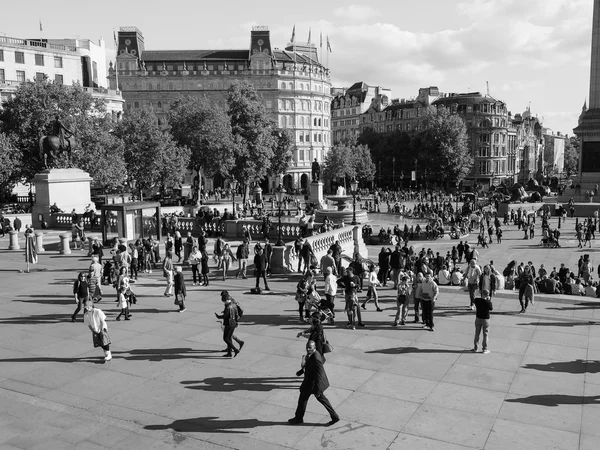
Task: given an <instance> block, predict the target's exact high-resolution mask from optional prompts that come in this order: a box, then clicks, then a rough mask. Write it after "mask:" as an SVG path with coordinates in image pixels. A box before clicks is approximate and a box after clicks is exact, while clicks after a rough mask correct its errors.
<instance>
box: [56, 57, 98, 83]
mask: <svg viewBox="0 0 600 450" xmlns="http://www.w3.org/2000/svg"><path fill="white" fill-rule="evenodd" d="M61 64H62V63H61ZM92 82H93V83H94V87H98V63H97V62H96V61H92Z"/></svg>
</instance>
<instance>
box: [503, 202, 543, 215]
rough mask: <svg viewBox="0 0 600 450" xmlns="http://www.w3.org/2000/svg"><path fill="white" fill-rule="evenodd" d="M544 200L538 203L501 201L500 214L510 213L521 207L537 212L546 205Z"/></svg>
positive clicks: (524, 209) (521, 208)
mask: <svg viewBox="0 0 600 450" xmlns="http://www.w3.org/2000/svg"><path fill="white" fill-rule="evenodd" d="M544 204H545V203H543V202H536V203H500V204H499V205H498V215H500V216H503V215H504V213H505V212H507V213H508V214H510V211H511V210H513V211H515V212H516V211H518V210H519V209H520V210H522V211H533V212H536V211H537V210H539V209H540V208H542V207H543V206H544Z"/></svg>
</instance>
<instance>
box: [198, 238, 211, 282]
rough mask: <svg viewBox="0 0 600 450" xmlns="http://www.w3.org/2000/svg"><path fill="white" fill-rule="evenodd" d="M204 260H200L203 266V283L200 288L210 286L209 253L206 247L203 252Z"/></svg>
mask: <svg viewBox="0 0 600 450" xmlns="http://www.w3.org/2000/svg"><path fill="white" fill-rule="evenodd" d="M201 253H202V258H201V259H200V264H201V266H202V268H201V271H200V273H201V274H202V282H201V283H200V286H208V272H209V270H208V252H207V251H206V247H204V249H203V250H201Z"/></svg>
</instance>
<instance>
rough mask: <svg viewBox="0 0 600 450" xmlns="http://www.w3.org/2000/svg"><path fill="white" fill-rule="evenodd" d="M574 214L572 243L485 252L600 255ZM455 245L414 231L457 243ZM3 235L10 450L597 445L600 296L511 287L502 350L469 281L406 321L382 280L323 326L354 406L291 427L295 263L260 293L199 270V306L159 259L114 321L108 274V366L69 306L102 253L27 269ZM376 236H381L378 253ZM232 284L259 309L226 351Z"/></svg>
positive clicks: (248, 283) (298, 346)
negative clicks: (227, 295) (353, 321)
mask: <svg viewBox="0 0 600 450" xmlns="http://www.w3.org/2000/svg"><path fill="white" fill-rule="evenodd" d="M573 222H574V221H572V220H570V219H569V220H568V222H567V224H566V226H565V225H563V228H562V238H563V239H562V240H563V248H562V249H543V248H541V247H539V246H537V244H538V242H539V237H536V238H535V239H534V240H533V241H531V240H527V241H526V240H522V239H521V238H522V234H521V233H520V232H519V233H518V232H517V231H516V227H514V226H511V227H508V229H507V230H506V231H505V233H504V241H505V242H504V243H503V244H502V245H496V244H492V245H490V249H484V250H481V249H480V250H479V251H480V259H481V260H482V262H483V263H487V262H489V260H490V259H493V260H494V261H495V265H496V267H497V268H498V269H499V270H500V271H502V269H503V268H504V266H505V265H506V263H507V262H508V261H509V260H510V259H517V261H518V262H520V261H525V262H527V261H528V260H532V261H533V262H534V263H535V265H536V267H539V264H540V263H544V264H545V266H546V268H547V269H548V270H549V271H550V270H552V267H553V266H559V265H560V262H565V263H567V264H568V265H569V266H570V267H571V269H574V268H576V267H577V260H578V259H579V256H580V255H581V254H582V253H588V254H590V257H591V259H592V262H593V263H594V265H595V266H597V265H598V264H599V263H600V257H598V258H595V255H597V254H598V251H599V248H592V249H585V250H584V251H582V250H581V249H577V248H576V243H575V242H574V241H573ZM554 225H555V221H554V220H553V223H552V226H554ZM374 228H375V231H376V232H377V231H378V227H377V226H374ZM57 239H58V238H57V233H52V232H51V233H50V234H49V235H48V236H47V241H49V242H50V243H51V242H56V241H57ZM474 241H475V239H474V238H473V235H472V236H471V239H470V242H471V243H474ZM452 243H457V242H456V241H450V240H448V238H445V239H443V240H438V241H435V242H424V243H415V245H416V247H417V248H420V247H421V246H422V245H425V246H427V247H431V248H432V249H433V251H434V252H436V251H440V252H442V251H443V252H444V254H445V252H446V251H447V250H449V249H450V246H451V245H452ZM594 245H598V246H600V244H596V242H595V243H594ZM0 248H1V249H3V250H1V251H0V286H1V288H0V323H1V326H0V449H2V450H5V449H44V450H50V449H109V448H110V449H128V450H134V449H138V448H139V449H144V450H150V449H211V450H212V449H244V450H246V449H261V450H275V449H307V450H313V449H318V448H323V449H328V450H338V449H367V448H368V449H390V450H399V449H405V448H415V449H444V450H453V449H467V448H476V449H498V450H504V449H544V450H546V449H581V450H592V449H598V448H600V427H599V426H598V423H600V327H599V326H598V324H599V323H600V308H599V306H600V302H597V301H596V300H595V299H592V298H586V297H572V296H546V297H543V296H538V298H537V301H536V303H535V305H534V306H532V307H530V308H529V309H528V311H527V313H526V314H518V311H519V309H520V307H519V303H518V299H517V294H516V293H513V292H507V291H504V292H500V293H499V294H498V296H497V297H496V298H494V299H493V303H494V311H493V315H492V318H491V330H490V349H491V353H489V354H482V353H476V354H475V353H472V352H470V351H469V350H471V348H472V347H473V332H474V325H473V324H474V313H473V312H472V311H471V310H470V309H468V308H467V305H468V304H469V301H468V297H467V295H466V293H465V292H464V291H462V290H460V289H458V288H448V287H444V288H442V289H441V294H440V297H439V300H438V302H437V305H436V311H435V314H434V319H435V332H429V331H426V330H423V329H422V328H421V326H420V325H419V326H417V325H416V324H415V325H413V324H412V323H409V324H407V325H406V326H404V327H398V328H394V327H392V326H391V324H392V322H393V316H394V314H395V299H394V295H393V294H394V293H393V291H392V290H391V289H382V291H381V297H382V308H384V311H383V312H376V311H375V307H374V305H373V304H372V303H370V304H369V305H368V309H367V311H366V312H363V320H364V322H365V323H366V325H367V326H366V328H363V329H357V330H356V331H353V330H349V329H346V328H345V320H344V317H343V313H342V312H341V311H340V305H341V301H340V296H339V295H338V298H337V302H336V304H337V308H336V309H337V310H338V313H337V315H338V319H339V320H338V323H337V324H336V326H335V327H331V326H326V333H327V338H328V339H329V341H330V342H331V343H332V344H333V345H334V347H335V349H334V352H333V353H330V354H328V355H327V363H326V364H325V369H326V371H327V375H328V377H329V380H330V383H331V387H330V388H329V389H328V390H327V392H326V394H327V396H328V398H329V399H330V401H331V403H332V404H333V406H334V407H335V409H336V410H337V412H338V413H339V415H340V417H341V421H340V422H339V423H337V424H335V425H333V426H331V427H325V426H324V425H325V424H326V423H327V422H328V421H329V417H328V416H327V415H326V411H325V409H324V408H323V407H322V406H321V405H320V404H318V402H317V401H316V400H315V399H314V398H311V399H310V400H309V406H308V412H307V415H306V417H305V423H304V424H303V425H296V426H291V425H288V423H287V419H289V418H291V417H292V416H293V415H294V410H295V407H296V402H297V399H298V394H299V391H298V387H299V385H300V378H298V377H296V376H295V372H296V371H297V370H298V369H299V365H300V358H301V355H302V354H303V353H304V346H305V342H306V340H305V339H304V338H296V334H297V333H298V331H300V330H301V329H304V328H305V326H303V325H302V324H300V323H299V322H298V319H297V303H296V301H295V300H294V290H295V285H296V282H297V280H298V275H289V276H282V277H273V279H271V280H270V281H269V284H270V287H271V289H272V291H271V292H270V293H268V294H264V295H252V294H250V287H252V286H253V280H251V279H249V280H241V279H229V280H227V281H220V280H216V279H214V278H213V279H211V284H210V286H209V287H208V288H203V287H193V286H191V279H190V276H189V275H190V274H189V272H188V271H187V270H186V279H187V287H188V301H187V311H185V312H184V313H178V312H176V309H177V307H176V306H175V305H173V300H172V298H165V297H164V296H163V291H164V283H163V280H162V278H161V271H160V270H158V271H155V272H154V273H153V274H143V275H142V276H141V277H140V280H139V281H138V282H137V283H136V284H135V285H134V286H133V289H134V291H135V292H136V294H137V295H138V299H139V301H138V304H137V305H135V306H134V307H133V309H132V314H133V317H132V320H131V321H129V322H124V321H121V322H117V321H115V316H116V315H117V314H118V312H119V311H118V310H117V308H116V305H115V303H114V297H115V296H114V295H112V292H111V291H112V289H111V288H108V287H104V290H105V298H104V300H103V301H102V302H100V303H99V304H98V306H99V307H100V308H101V309H103V310H104V311H105V312H106V314H107V322H108V325H109V332H110V335H111V337H112V341H113V344H112V346H111V348H112V350H113V360H112V361H110V362H109V363H106V364H105V363H104V361H103V353H102V351H101V350H100V349H94V348H93V346H92V339H91V333H90V331H89V330H88V329H87V327H86V326H85V325H84V324H83V322H82V316H81V315H80V316H79V320H78V322H77V323H71V321H70V316H71V314H72V312H73V310H74V308H75V303H74V300H73V296H72V295H71V294H72V284H73V281H74V279H75V275H76V271H77V270H84V269H87V267H88V265H89V259H88V258H86V257H85V254H86V253H87V252H82V251H74V253H73V254H72V255H69V256H61V255H59V254H58V252H57V251H49V252H48V253H47V254H45V255H42V256H40V263H39V264H37V265H36V266H33V270H32V272H31V273H29V274H26V273H19V272H18V271H19V269H23V268H24V262H23V261H24V255H23V252H9V251H8V250H5V249H7V248H8V240H7V238H4V239H0ZM49 248H52V246H51V245H49ZM209 248H211V249H212V247H211V246H209ZM378 251H379V248H378V247H371V248H370V252H371V253H370V256H371V258H373V259H376V255H377V253H378ZM211 263H212V261H211ZM593 275H594V276H595V275H596V273H595V272H594V274H593ZM212 276H214V273H213V274H212ZM319 287H322V283H320V285H319ZM223 289H228V290H229V291H230V292H231V293H232V295H233V296H234V297H235V298H236V299H238V300H240V301H241V302H242V304H243V307H244V310H245V314H244V316H243V319H242V325H241V326H240V327H239V328H238V329H237V331H236V334H237V335H238V336H239V337H240V338H242V339H243V340H245V342H246V344H245V346H244V348H243V351H242V352H241V353H240V355H239V356H238V357H236V358H234V359H229V358H223V357H222V355H223V353H222V352H221V349H223V347H224V343H223V342H222V340H221V337H222V336H221V330H220V326H219V323H218V322H217V321H216V319H215V316H214V312H220V311H221V310H222V303H221V301H220V296H219V293H220V291H221V290H223ZM363 296H364V294H363ZM363 298H364V297H363Z"/></svg>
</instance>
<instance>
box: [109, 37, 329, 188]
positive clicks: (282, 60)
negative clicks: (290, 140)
mask: <svg viewBox="0 0 600 450" xmlns="http://www.w3.org/2000/svg"><path fill="white" fill-rule="evenodd" d="M117 78H118V84H119V87H120V89H121V90H122V91H123V97H124V98H125V101H126V111H127V110H131V109H138V108H150V109H153V110H154V111H155V112H156V113H157V114H165V113H166V112H167V111H168V109H169V105H170V104H171V102H173V101H174V100H175V99H177V98H178V97H179V96H181V95H192V96H205V97H207V98H209V99H210V100H212V101H213V102H215V103H217V104H220V105H222V106H225V103H226V97H227V89H228V88H229V86H230V85H231V84H232V83H234V82H237V81H241V82H248V83H249V84H251V85H252V86H254V88H255V89H256V90H257V91H258V95H259V97H260V98H261V99H262V100H263V101H264V105H265V107H266V108H267V109H268V110H269V111H271V113H272V114H273V118H274V119H275V120H276V121H277V123H278V124H279V126H280V127H281V128H288V129H290V130H292V131H293V133H294V135H295V138H296V149H295V151H294V155H293V161H292V164H291V167H290V169H289V170H288V172H287V173H286V174H285V176H284V177H283V183H284V186H285V187H286V189H288V190H291V189H305V188H307V187H308V185H309V183H310V171H311V163H312V161H313V160H314V159H315V158H316V159H317V161H319V162H322V161H323V158H324V156H325V154H326V153H327V151H328V150H329V148H330V147H331V133H330V130H331V122H330V118H331V116H330V105H331V81H330V75H329V69H327V68H326V67H324V66H323V64H321V63H320V62H319V58H318V55H317V47H316V45H314V44H310V43H302V44H299V43H294V42H291V43H289V44H288V45H287V47H286V48H285V49H283V50H280V49H278V48H274V47H272V45H271V39H270V33H269V30H268V28H267V27H263V26H255V27H253V28H252V31H251V33H250V45H249V47H248V48H246V49H231V50H146V48H145V43H144V37H143V35H142V33H141V32H140V31H139V30H138V29H137V28H135V27H121V29H120V30H119V33H118V51H117V64H116V70H115V68H114V67H111V69H110V76H109V79H110V81H111V83H112V84H111V86H113V87H116V84H117ZM282 175H283V174H282ZM203 178H204V177H203ZM206 183H207V184H206V185H205V188H206V189H209V190H210V189H213V188H214V187H222V186H224V185H225V183H226V180H223V178H222V177H221V176H220V175H217V176H215V178H214V179H212V180H210V179H209V180H206ZM278 184H279V177H271V178H270V179H269V180H263V182H262V187H263V189H266V190H268V191H272V190H273V189H274V188H276V187H277V185H278Z"/></svg>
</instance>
